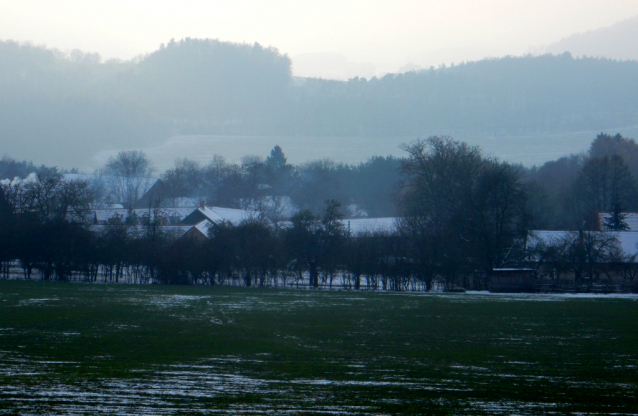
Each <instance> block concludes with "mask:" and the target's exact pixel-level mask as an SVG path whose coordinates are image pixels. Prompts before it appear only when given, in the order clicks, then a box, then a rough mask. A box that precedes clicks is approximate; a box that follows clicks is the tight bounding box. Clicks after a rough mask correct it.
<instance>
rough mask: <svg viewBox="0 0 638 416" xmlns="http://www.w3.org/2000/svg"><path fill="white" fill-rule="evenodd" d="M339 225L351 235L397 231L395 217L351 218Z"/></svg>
mask: <svg viewBox="0 0 638 416" xmlns="http://www.w3.org/2000/svg"><path fill="white" fill-rule="evenodd" d="M341 223H342V224H343V225H344V227H346V229H347V230H349V231H350V232H351V233H352V234H353V235H357V234H361V233H365V232H383V231H389V232H392V231H396V229H397V225H396V218H395V217H381V218H353V219H349V220H341Z"/></svg>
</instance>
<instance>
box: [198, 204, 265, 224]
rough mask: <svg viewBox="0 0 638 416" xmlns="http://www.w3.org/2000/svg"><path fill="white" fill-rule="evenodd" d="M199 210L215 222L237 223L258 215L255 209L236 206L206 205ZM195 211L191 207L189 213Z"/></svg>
mask: <svg viewBox="0 0 638 416" xmlns="http://www.w3.org/2000/svg"><path fill="white" fill-rule="evenodd" d="M197 210H198V211H199V212H201V213H202V214H203V215H204V217H206V218H207V219H208V221H210V222H212V223H215V224H219V223H221V222H223V221H228V222H230V223H231V224H234V225H237V224H239V223H240V222H242V221H245V220H248V219H250V218H254V217H255V216H256V215H257V212H255V211H248V210H244V209H235V208H220V207H205V208H197ZM193 212H195V210H192V209H191V212H190V213H189V214H188V215H190V214H192V213H193ZM188 215H187V216H188Z"/></svg>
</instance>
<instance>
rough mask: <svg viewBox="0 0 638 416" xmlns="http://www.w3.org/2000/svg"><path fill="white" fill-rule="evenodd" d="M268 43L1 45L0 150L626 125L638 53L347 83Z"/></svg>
mask: <svg viewBox="0 0 638 416" xmlns="http://www.w3.org/2000/svg"><path fill="white" fill-rule="evenodd" d="M290 68H291V62H290V60H289V58H288V57H287V56H286V55H283V54H281V53H279V52H278V51H277V50H276V49H274V48H267V47H262V46H260V45H259V44H254V45H246V44H233V43H225V42H220V41H216V40H197V39H184V40H181V41H177V42H175V41H171V42H169V43H168V44H167V45H162V46H161V47H160V48H159V49H158V50H157V51H155V52H153V53H150V54H149V55H146V56H143V57H140V58H137V59H135V60H133V61H126V62H122V61H107V62H101V61H100V58H99V56H97V55H95V54H86V53H82V52H80V51H73V52H70V53H61V52H59V51H56V50H51V49H46V48H44V47H37V46H32V45H25V44H18V43H15V42H11V41H6V42H0V146H1V149H2V153H6V154H9V155H12V156H14V157H17V158H26V159H35V160H36V161H38V162H44V163H54V164H62V165H65V164H78V162H77V161H78V160H81V159H82V158H85V157H87V156H90V155H92V154H93V153H94V152H96V151H98V150H101V149H104V148H107V147H109V148H123V147H126V148H131V147H141V146H146V145H150V144H158V143H161V142H162V141H163V140H164V139H165V138H167V137H169V136H171V135H174V134H230V135H233V134H237V135H246V134H249V135H270V136H272V135H282V136H306V135H326V136H415V137H417V136H429V135H433V134H450V135H454V136H458V137H461V138H462V137H468V136H472V135H516V134H538V133H557V132H568V131H582V130H598V131H603V130H609V129H613V128H618V127H623V126H630V125H636V124H638V94H635V92H636V91H638V62H635V61H626V62H619V61H611V60H605V59H593V58H580V59H575V58H573V57H571V56H570V55H568V54H564V55H559V56H552V55H546V56H540V57H532V56H528V57H519V58H514V57H508V58H501V59H488V60H483V61H480V62H473V63H466V64H461V65H457V66H453V67H447V68H446V67H441V68H437V69H431V70H427V71H421V72H408V73H404V74H396V75H387V76H385V77H383V78H380V79H377V78H373V79H371V80H366V79H359V78H354V79H351V80H349V81H347V82H340V81H331V80H322V79H301V80H300V79H294V78H293V77H292V75H291V69H290Z"/></svg>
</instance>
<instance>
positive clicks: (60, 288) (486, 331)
mask: <svg viewBox="0 0 638 416" xmlns="http://www.w3.org/2000/svg"><path fill="white" fill-rule="evenodd" d="M637 300H638V298H635V297H633V298H632V297H629V298H608V297H603V296H600V297H595V298H578V297H564V296H555V295H535V296H507V295H500V296H497V295H466V294H441V295H424V294H410V293H404V294H401V293H364V292H353V291H340V292H329V291H297V290H276V289H256V288H252V289H251V288H229V287H181V286H180V287H176V286H126V285H87V284H64V283H49V282H24V281H0V414H16V413H18V414H20V413H24V414H69V413H73V414H95V413H102V414H207V413H209V412H213V411H221V412H231V411H232V412H233V413H236V414H253V413H254V412H258V411H259V412H266V411H271V412H274V413H275V414H278V413H283V412H286V413H292V414H307V413H313V414H334V413H339V414H498V413H501V414H511V413H517V414H546V413H547V412H555V413H558V414H563V413H570V412H592V413H618V414H630V413H636V412H638V404H637V403H638V398H637V397H636V391H637V390H638V301H637Z"/></svg>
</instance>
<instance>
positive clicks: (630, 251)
mask: <svg viewBox="0 0 638 416" xmlns="http://www.w3.org/2000/svg"><path fill="white" fill-rule="evenodd" d="M585 233H588V234H589V233H594V234H599V235H600V236H603V237H606V238H615V239H616V240H617V241H618V243H619V244H620V248H622V250H623V252H624V253H625V255H629V256H633V255H634V254H638V231H585ZM529 234H530V241H529V243H532V244H534V243H535V242H541V241H542V242H544V243H546V244H551V243H556V242H559V241H561V240H564V239H567V238H569V239H573V240H575V239H577V238H578V231H543V230H534V231H530V232H529ZM529 243H528V244H529Z"/></svg>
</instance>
